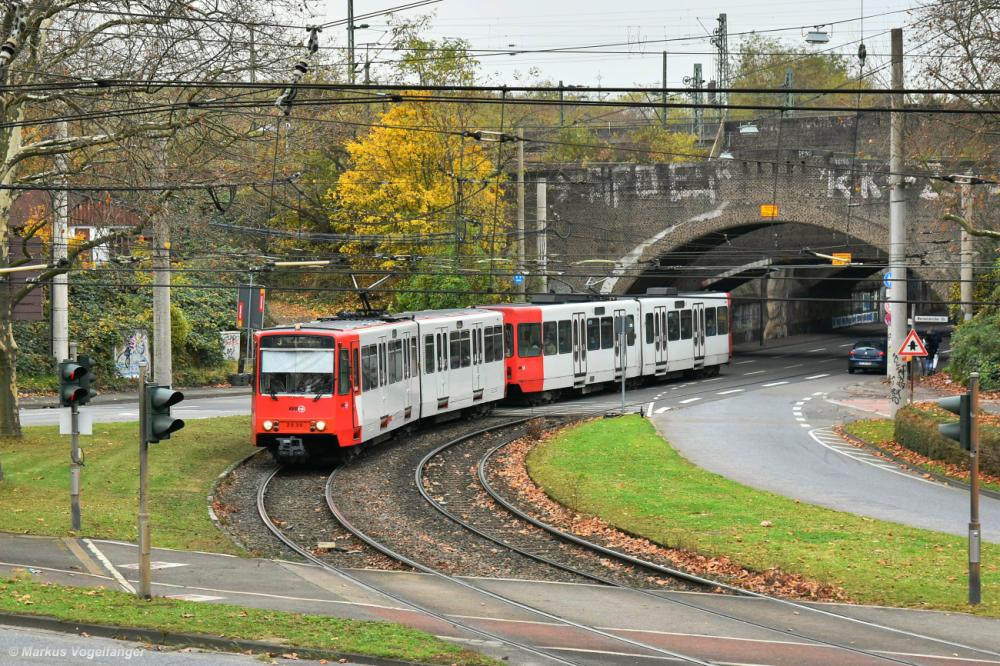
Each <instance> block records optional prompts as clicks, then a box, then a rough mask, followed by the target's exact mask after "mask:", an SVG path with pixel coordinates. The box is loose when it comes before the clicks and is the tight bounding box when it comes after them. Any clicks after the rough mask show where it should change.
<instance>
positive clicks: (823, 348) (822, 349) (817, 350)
mask: <svg viewBox="0 0 1000 666" xmlns="http://www.w3.org/2000/svg"><path fill="white" fill-rule="evenodd" d="M821 351H826V347H820V348H819V349H810V350H809V353H810V354H811V353H813V352H821Z"/></svg>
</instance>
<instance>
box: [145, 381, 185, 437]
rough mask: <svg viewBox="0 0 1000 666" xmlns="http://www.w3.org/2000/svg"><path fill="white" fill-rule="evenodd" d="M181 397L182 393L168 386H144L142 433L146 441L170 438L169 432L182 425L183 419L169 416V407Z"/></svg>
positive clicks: (182, 397) (175, 430) (181, 398)
mask: <svg viewBox="0 0 1000 666" xmlns="http://www.w3.org/2000/svg"><path fill="white" fill-rule="evenodd" d="M183 399H184V394H183V393H181V392H180V391H175V390H173V389H172V388H170V387H169V386H158V385H156V384H149V385H147V386H146V395H145V396H144V400H145V403H146V404H145V416H144V418H143V421H142V434H143V438H144V439H145V440H146V441H147V442H159V441H160V440H161V439H170V433H173V432H177V431H178V430H180V429H181V428H183V427H184V421H182V420H181V419H175V418H173V417H172V416H170V408H171V407H172V406H173V405H176V404H177V403H178V402H180V401H181V400H183Z"/></svg>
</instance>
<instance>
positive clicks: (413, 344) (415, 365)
mask: <svg viewBox="0 0 1000 666" xmlns="http://www.w3.org/2000/svg"><path fill="white" fill-rule="evenodd" d="M419 360H420V359H418V358H417V336H416V335H415V336H413V337H412V338H410V376H411V377H416V376H417V375H418V374H419V373H420V364H419Z"/></svg>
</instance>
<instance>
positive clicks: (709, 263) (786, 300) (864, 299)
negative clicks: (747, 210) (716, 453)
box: [627, 222, 944, 342]
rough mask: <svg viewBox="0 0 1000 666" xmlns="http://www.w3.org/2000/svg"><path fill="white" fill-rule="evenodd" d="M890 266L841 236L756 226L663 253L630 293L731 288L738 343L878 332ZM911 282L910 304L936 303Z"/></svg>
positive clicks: (798, 226)
mask: <svg viewBox="0 0 1000 666" xmlns="http://www.w3.org/2000/svg"><path fill="white" fill-rule="evenodd" d="M835 256H837V257H839V258H840V259H841V260H840V261H838V260H835V259H833V257H835ZM835 264H836V265H835ZM887 264H888V257H887V256H886V253H885V252H884V251H883V250H882V249H880V248H879V247H876V246H875V245H873V244H871V243H867V242H865V241H863V240H860V239H858V238H856V237H853V236H848V235H846V234H844V233H842V232H839V231H835V230H830V229H824V228H820V227H816V226H813V225H809V224H802V223H789V222H784V223H757V224H752V225H743V226H739V227H734V228H731V229H728V230H726V231H722V232H713V233H711V234H707V235H704V236H701V237H699V238H696V239H694V240H693V241H690V242H688V243H684V244H682V245H679V246H677V247H675V248H672V249H670V250H669V251H666V252H663V253H662V254H660V255H659V256H657V257H656V258H655V259H654V260H652V261H650V262H648V263H647V264H646V265H645V266H643V267H642V269H641V270H639V271H637V273H636V277H635V280H634V282H633V283H632V284H631V286H630V287H629V288H628V289H627V292H628V293H632V294H638V293H645V291H646V289H648V288H650V287H663V286H671V287H676V288H677V289H678V290H681V291H703V290H711V291H728V292H730V293H732V295H733V329H732V330H733V335H734V341H737V342H753V341H760V340H761V339H764V340H771V339H776V338H783V337H788V336H790V335H797V334H802V333H827V332H831V331H834V330H837V329H845V330H849V329H851V328H857V327H867V328H868V329H873V328H874V329H877V328H878V327H879V326H884V317H885V311H884V309H883V305H884V302H885V291H886V290H885V286H884V283H883V279H884V275H885V273H886V269H887ZM911 278H912V279H911V280H910V281H909V282H908V285H909V291H910V292H911V293H910V296H909V297H910V299H911V300H921V301H924V302H928V301H931V302H932V301H934V300H935V299H937V296H936V295H935V291H934V289H933V288H932V287H933V286H934V285H928V284H926V283H924V282H923V281H921V280H920V279H919V278H918V277H916V276H915V275H911ZM943 308H944V306H943V305H942V306H941V307H940V308H937V309H943ZM932 309H934V308H932Z"/></svg>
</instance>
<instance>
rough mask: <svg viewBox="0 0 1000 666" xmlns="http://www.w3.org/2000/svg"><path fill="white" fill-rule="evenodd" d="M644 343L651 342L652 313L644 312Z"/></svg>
mask: <svg viewBox="0 0 1000 666" xmlns="http://www.w3.org/2000/svg"><path fill="white" fill-rule="evenodd" d="M646 344H647V345H651V344H653V313H652V312H647V313H646Z"/></svg>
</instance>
